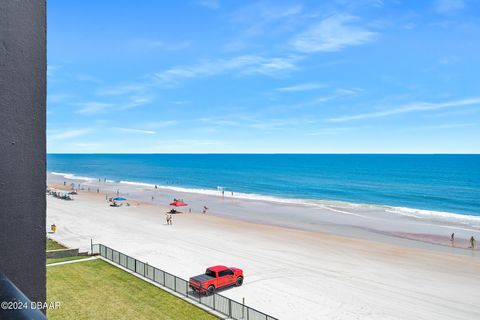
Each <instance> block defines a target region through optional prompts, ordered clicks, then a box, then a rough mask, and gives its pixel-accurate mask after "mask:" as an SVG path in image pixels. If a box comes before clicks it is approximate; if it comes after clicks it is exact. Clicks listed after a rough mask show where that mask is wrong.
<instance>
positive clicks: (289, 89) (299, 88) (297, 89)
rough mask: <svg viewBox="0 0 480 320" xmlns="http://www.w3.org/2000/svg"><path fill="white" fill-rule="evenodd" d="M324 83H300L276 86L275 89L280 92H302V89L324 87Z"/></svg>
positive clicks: (308, 89) (309, 89)
mask: <svg viewBox="0 0 480 320" xmlns="http://www.w3.org/2000/svg"><path fill="white" fill-rule="evenodd" d="M325 87H326V85H325V84H322V83H302V84H297V85H293V86H289V87H282V88H277V91H281V92H302V91H311V90H317V89H322V88H325Z"/></svg>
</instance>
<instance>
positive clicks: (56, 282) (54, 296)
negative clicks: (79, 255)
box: [47, 259, 217, 320]
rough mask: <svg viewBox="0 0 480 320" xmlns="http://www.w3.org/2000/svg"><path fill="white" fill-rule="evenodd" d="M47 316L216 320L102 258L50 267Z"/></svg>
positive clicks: (65, 317)
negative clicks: (53, 306) (56, 303)
mask: <svg viewBox="0 0 480 320" xmlns="http://www.w3.org/2000/svg"><path fill="white" fill-rule="evenodd" d="M47 301H48V302H53V301H60V302H61V307H60V308H59V309H57V310H53V309H51V310H48V312H47V316H48V319H50V320H51V319H62V320H63V319H65V320H69V319H72V320H73V319H75V320H77V319H135V320H137V319H171V320H183V319H189V320H190V319H198V320H202V319H217V318H216V317H215V316H213V315H211V314H209V313H207V312H205V311H203V310H201V309H200V308H197V307H196V306H194V305H192V304H190V303H188V302H185V301H183V300H182V299H179V298H177V297H175V296H173V295H171V294H169V293H168V292H166V291H164V290H162V289H160V288H157V287H155V286H154V285H152V284H150V283H148V282H146V281H143V280H141V279H139V278H137V277H135V276H133V275H131V274H129V273H128V272H125V271H123V270H121V269H119V268H116V267H114V266H112V265H110V264H109V263H107V262H105V261H102V260H100V259H98V260H93V261H85V262H78V263H71V264H65V265H58V266H51V267H48V268H47Z"/></svg>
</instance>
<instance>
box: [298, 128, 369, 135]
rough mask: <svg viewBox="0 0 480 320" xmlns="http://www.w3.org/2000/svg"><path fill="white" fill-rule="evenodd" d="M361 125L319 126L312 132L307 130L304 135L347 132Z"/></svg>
mask: <svg viewBox="0 0 480 320" xmlns="http://www.w3.org/2000/svg"><path fill="white" fill-rule="evenodd" d="M359 128H363V127H338V128H321V129H319V130H316V131H313V132H307V133H306V134H305V135H306V136H325V135H337V134H341V133H345V132H349V131H352V130H355V129H359Z"/></svg>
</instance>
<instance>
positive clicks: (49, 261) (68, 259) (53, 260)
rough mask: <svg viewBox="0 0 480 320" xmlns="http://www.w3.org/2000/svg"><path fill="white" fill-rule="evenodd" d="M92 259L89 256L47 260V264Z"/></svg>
mask: <svg viewBox="0 0 480 320" xmlns="http://www.w3.org/2000/svg"><path fill="white" fill-rule="evenodd" d="M86 258H90V257H89V256H74V257H65V258H47V264H50V263H56V262H64V261H72V260H80V259H86Z"/></svg>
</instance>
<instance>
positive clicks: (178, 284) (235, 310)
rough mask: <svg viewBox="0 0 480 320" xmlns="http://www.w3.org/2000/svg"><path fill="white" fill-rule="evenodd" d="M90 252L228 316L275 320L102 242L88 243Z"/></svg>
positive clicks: (242, 318) (251, 319) (254, 319)
mask: <svg viewBox="0 0 480 320" xmlns="http://www.w3.org/2000/svg"><path fill="white" fill-rule="evenodd" d="M92 254H99V255H100V256H102V257H104V258H106V259H107V260H110V261H112V262H113V263H115V264H118V265H120V266H122V267H124V268H126V269H128V270H130V271H132V272H134V273H136V274H139V275H141V276H142V277H145V278H147V279H149V280H151V281H153V282H155V283H157V284H159V285H161V286H163V287H166V288H168V289H170V290H173V291H175V292H176V293H179V294H181V295H182V296H184V297H186V298H188V299H191V300H193V301H196V302H198V303H200V304H202V305H204V306H207V307H208V308H210V309H212V310H215V311H217V312H219V313H221V314H223V315H225V316H227V317H229V318H231V319H235V320H278V319H277V318H275V317H272V316H269V315H267V314H265V313H263V312H261V311H258V310H256V309H253V308H251V307H248V306H246V305H244V304H242V303H239V302H237V301H235V300H232V299H230V298H227V297H225V296H222V295H221V294H218V293H213V294H208V293H206V294H199V293H197V292H195V291H193V289H191V288H190V287H189V285H188V281H187V280H184V279H182V278H179V277H177V276H175V275H173V274H171V273H168V272H166V271H163V270H160V269H158V268H155V267H153V266H151V265H149V264H148V263H145V262H142V261H140V260H137V259H135V258H132V257H130V256H128V255H126V254H123V253H121V252H119V251H117V250H114V249H112V248H110V247H107V246H105V245H103V244H92Z"/></svg>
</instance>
